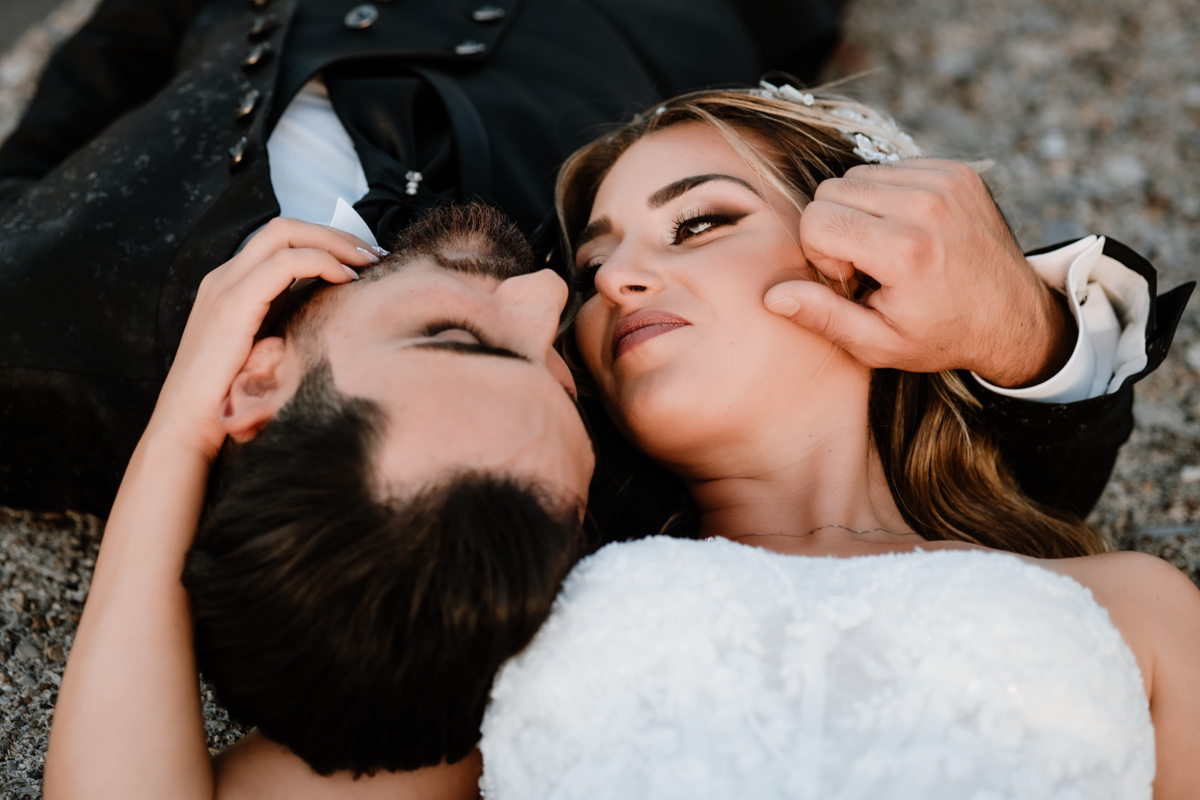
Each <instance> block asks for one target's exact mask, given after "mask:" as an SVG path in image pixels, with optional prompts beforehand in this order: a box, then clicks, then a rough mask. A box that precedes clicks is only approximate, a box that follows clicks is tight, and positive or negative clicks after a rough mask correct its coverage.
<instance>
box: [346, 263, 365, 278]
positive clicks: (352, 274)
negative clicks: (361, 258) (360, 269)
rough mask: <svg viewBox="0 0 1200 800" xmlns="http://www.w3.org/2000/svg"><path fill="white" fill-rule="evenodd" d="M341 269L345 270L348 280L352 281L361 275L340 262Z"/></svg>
mask: <svg viewBox="0 0 1200 800" xmlns="http://www.w3.org/2000/svg"><path fill="white" fill-rule="evenodd" d="M342 269H344V270H346V274H347V275H349V276H350V280H352V281H356V280H358V279H359V278H361V277H362V275H359V274H358V273H357V272H355V271H354V270H352V269H350V267H347V266H346V265H345V264H342Z"/></svg>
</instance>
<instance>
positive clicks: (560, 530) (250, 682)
mask: <svg viewBox="0 0 1200 800" xmlns="http://www.w3.org/2000/svg"><path fill="white" fill-rule="evenodd" d="M382 415H383V412H382V410H381V409H380V408H379V407H378V406H376V405H375V404H374V403H372V402H371V401H369V400H364V399H361V398H351V397H347V396H345V395H342V394H340V393H339V392H338V390H337V389H336V387H335V386H334V384H333V380H332V376H331V373H330V370H329V366H328V364H327V363H321V364H318V365H316V366H315V367H313V368H311V369H310V370H309V371H308V374H307V375H306V376H305V378H304V379H303V381H302V382H301V386H300V388H299V390H298V391H297V393H296V395H295V397H294V398H293V399H292V400H291V401H290V402H289V403H288V404H287V405H286V406H285V407H284V408H283V409H281V410H280V411H279V412H278V413H277V414H276V415H275V417H274V418H273V419H272V420H271V421H270V423H268V425H267V426H266V428H265V429H264V430H263V431H262V432H261V433H260V434H259V435H258V436H257V437H255V438H254V439H253V440H251V441H250V442H248V443H246V444H243V445H239V446H237V447H234V448H227V449H226V450H225V451H224V452H223V454H222V457H221V460H220V464H219V467H218V468H217V469H216V470H215V473H214V487H213V494H214V496H216V497H218V498H219V499H218V500H217V501H216V503H215V504H214V505H213V506H212V507H211V508H210V509H209V510H208V511H207V513H206V515H205V519H204V521H203V523H202V525H201V528H200V531H199V533H198V534H197V537H196V541H195V544H194V545H193V547H192V550H191V552H190V553H189V554H188V558H187V563H186V567H185V569H184V574H183V580H184V585H185V586H186V587H187V589H188V592H189V594H190V595H191V600H192V613H193V617H194V620H195V642H196V655H197V659H198V661H199V665H200V670H201V672H202V674H203V675H204V677H205V678H206V679H207V680H208V681H209V682H210V683H211V684H212V686H213V688H214V691H215V693H216V696H217V699H218V700H219V701H220V702H221V703H223V704H224V705H225V706H226V707H227V708H228V709H229V712H230V714H231V715H232V716H233V717H234V718H235V719H237V720H238V721H239V722H241V723H243V724H245V725H254V726H257V727H258V728H259V729H260V730H261V731H262V733H263V735H264V736H266V737H267V738H268V739H271V740H272V741H275V742H278V743H280V744H283V745H285V746H287V747H288V748H289V749H290V750H291V751H292V752H294V753H295V754H296V755H298V756H300V757H301V758H303V759H304V760H305V761H307V762H308V764H309V765H310V766H312V768H313V769H314V770H316V771H317V772H318V773H321V774H323V775H324V774H329V773H331V772H333V771H335V770H352V771H354V772H355V773H367V774H370V773H373V772H375V771H377V770H381V769H382V770H411V769H417V768H419V767H423V766H430V765H434V764H438V763H440V762H442V761H443V760H445V761H449V762H454V761H457V760H459V759H461V758H463V757H465V756H466V755H468V754H469V753H470V752H471V750H472V748H473V747H474V746H475V744H476V743H477V742H478V740H479V726H480V722H481V721H482V719H483V712H484V707H485V706H486V704H487V698H488V691H489V689H490V687H491V684H492V678H493V676H494V675H495V672H496V670H497V669H499V667H500V665H501V664H502V663H503V662H504V661H505V660H506V659H508V658H509V657H510V656H512V655H514V654H516V653H517V652H519V651H520V650H521V649H523V648H524V647H525V645H526V644H527V643H528V642H529V640H530V639H531V638H532V637H533V635H534V633H536V632H537V629H538V627H539V626H540V625H541V624H542V622H543V621H544V620H545V618H546V617H547V616H548V615H549V613H550V608H551V605H552V603H553V602H554V597H555V595H556V594H557V592H558V589H559V586H560V584H561V582H562V580H563V578H564V577H565V576H566V574H567V572H568V571H569V570H570V568H571V567H572V566H573V564H574V563H575V561H576V560H577V559H578V557H579V555H580V554H581V551H582V546H583V536H582V533H581V530H580V526H579V524H578V522H577V514H576V513H575V511H574V510H573V509H561V510H560V509H558V508H557V507H556V506H555V504H553V503H551V502H550V501H549V500H548V499H547V498H545V497H544V496H543V495H542V494H541V493H540V492H539V491H538V490H537V489H536V488H534V487H532V486H529V485H523V484H521V483H519V482H517V481H515V480H513V479H511V478H507V477H501V476H494V475H488V474H480V473H463V474H461V475H458V476H456V477H454V478H452V479H450V480H447V481H443V482H439V483H437V484H435V485H432V486H429V487H427V488H424V489H423V490H421V491H418V492H417V493H416V494H414V495H412V496H410V497H405V498H403V499H396V500H386V499H384V500H381V499H378V498H377V497H376V496H375V491H376V490H375V489H374V487H375V486H377V483H378V482H377V481H376V479H375V476H374V469H373V462H374V458H373V453H374V450H375V447H376V443H377V441H378V440H379V438H380V433H381V432H382V426H383V416H382Z"/></svg>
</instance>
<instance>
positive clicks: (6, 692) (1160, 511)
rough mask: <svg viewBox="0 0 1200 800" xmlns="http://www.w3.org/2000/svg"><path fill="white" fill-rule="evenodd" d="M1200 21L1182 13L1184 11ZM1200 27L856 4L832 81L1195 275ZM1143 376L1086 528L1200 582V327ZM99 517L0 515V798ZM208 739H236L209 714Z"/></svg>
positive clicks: (27, 49) (9, 111)
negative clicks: (1130, 428) (1130, 423)
mask: <svg viewBox="0 0 1200 800" xmlns="http://www.w3.org/2000/svg"><path fill="white" fill-rule="evenodd" d="M93 5H94V0H68V2H66V3H65V4H64V5H63V6H61V7H60V8H59V10H58V11H56V12H55V13H54V14H52V15H51V17H50V18H49V19H47V21H46V23H45V24H43V25H42V26H40V27H37V28H35V29H32V30H31V31H30V32H29V33H28V34H26V36H24V37H23V38H22V39H21V40H20V41H18V43H17V44H16V45H15V46H14V48H13V49H12V50H11V51H9V53H7V54H5V55H3V56H0V139H2V138H3V136H4V135H5V134H6V133H7V132H8V131H9V130H11V127H12V125H13V124H14V122H15V119H16V117H17V115H18V114H19V112H20V109H21V107H22V106H23V104H24V103H25V102H26V101H27V98H28V97H29V95H30V93H31V91H32V88H33V85H34V81H35V79H36V74H37V69H38V67H39V65H40V64H41V63H42V60H43V59H44V57H45V54H46V53H47V52H48V50H49V49H50V48H51V47H53V46H54V45H55V44H56V43H57V42H59V41H61V40H62V39H63V38H64V37H65V36H67V35H69V32H70V31H71V30H72V29H73V28H74V26H76V25H77V24H79V23H80V21H81V20H82V19H84V18H85V17H86V14H87V13H88V11H89V10H90V8H91V7H93ZM1189 12H1192V13H1189ZM1197 42H1200V18H1198V17H1197V15H1196V14H1195V13H1194V9H1192V8H1191V7H1190V5H1189V4H1187V3H1185V2H1182V0H1176V1H1175V2H1168V1H1167V0H1137V1H1136V2H1135V1H1134V0H1074V1H1073V2H1070V3H1067V2H1065V0H1060V2H1031V1H1030V0H1003V2H1001V0H971V1H970V2H968V0H909V1H908V2H905V3H891V2H885V0H860V1H859V2H857V3H855V4H853V8H852V10H851V16H850V23H849V28H848V37H847V45H846V46H845V47H844V48H843V50H842V52H841V54H840V56H839V58H838V60H837V62H836V64H835V66H834V68H833V69H832V70H831V72H830V76H831V77H838V76H842V75H847V74H851V73H857V72H860V71H863V70H875V71H874V72H872V73H871V74H870V75H868V76H867V77H866V78H863V79H860V80H859V81H857V82H856V83H855V84H854V85H853V89H852V91H853V92H854V93H857V94H859V95H860V96H861V97H863V98H864V99H866V100H868V101H870V102H874V103H876V104H878V105H880V106H882V107H883V108H886V109H888V110H890V111H891V112H892V113H894V114H895V115H896V116H897V117H898V119H899V120H900V121H901V122H902V123H904V124H905V125H906V126H908V127H909V128H911V129H912V130H914V131H916V132H917V133H918V134H919V137H918V138H919V139H920V140H921V141H923V142H924V143H925V144H927V145H928V146H930V147H931V148H932V149H934V150H935V151H936V152H939V153H942V154H947V155H957V156H963V157H969V158H991V159H994V160H995V161H996V167H995V168H994V170H992V172H991V173H990V176H989V179H990V180H991V182H992V183H993V185H994V187H995V189H996V192H997V195H998V197H999V199H1000V202H1001V205H1002V206H1003V208H1004V210H1005V212H1006V214H1007V215H1008V217H1009V219H1010V221H1012V222H1013V223H1014V225H1015V227H1016V229H1017V232H1018V236H1019V237H1020V239H1021V242H1022V244H1023V245H1024V246H1025V247H1026V248H1033V247H1037V246H1039V245H1041V244H1046V243H1051V242H1056V241H1061V240H1063V239H1067V238H1070V237H1072V236H1078V235H1083V234H1086V233H1093V232H1094V233H1101V234H1106V235H1109V236H1112V237H1114V238H1116V239H1119V240H1121V241H1123V242H1125V243H1126V244H1128V245H1130V246H1132V247H1133V248H1135V249H1136V250H1138V251H1140V252H1141V253H1143V254H1145V255H1147V256H1148V257H1149V258H1150V259H1151V260H1152V261H1153V262H1154V263H1155V265H1156V266H1157V267H1158V269H1159V287H1160V290H1162V289H1167V288H1171V287H1173V286H1175V285H1177V284H1179V283H1181V282H1182V281H1185V280H1192V279H1194V278H1195V277H1197V275H1198V274H1200V270H1197V268H1196V266H1195V258H1196V254H1197V253H1200V182H1197V180H1196V174H1197V167H1198V166H1200V60H1198V59H1196V58H1195V56H1194V54H1195V51H1196V46H1197V44H1196V43H1197ZM1198 302H1200V301H1193V304H1192V308H1191V309H1190V310H1189V311H1188V313H1187V314H1186V315H1185V316H1184V321H1183V324H1182V325H1181V328H1180V331H1179V334H1178V335H1177V336H1176V340H1175V345H1174V347H1173V349H1172V351H1171V355H1170V357H1169V358H1168V359H1167V362H1166V364H1164V365H1163V367H1162V368H1160V369H1159V370H1158V372H1157V373H1155V374H1154V375H1153V376H1151V377H1150V378H1149V379H1148V380H1146V381H1144V382H1143V383H1142V384H1140V385H1139V387H1138V388H1139V392H1138V401H1137V407H1136V412H1137V429H1136V431H1135V432H1134V434H1133V438H1132V439H1131V440H1130V442H1129V444H1128V445H1126V447H1125V449H1124V450H1123V452H1122V455H1121V458H1120V461H1119V462H1118V464H1117V468H1116V471H1115V474H1114V475H1113V480H1112V481H1111V483H1110V485H1109V488H1108V490H1107V491H1106V492H1105V495H1104V497H1103V499H1102V500H1101V502H1100V506H1099V507H1098V508H1097V509H1096V511H1095V513H1094V514H1093V515H1092V518H1091V522H1092V523H1093V524H1095V525H1096V526H1098V527H1099V528H1100V529H1101V530H1103V531H1104V532H1105V533H1106V534H1108V535H1109V536H1110V537H1111V538H1112V539H1113V541H1114V542H1116V543H1118V544H1119V546H1121V547H1125V548H1137V549H1141V550H1146V551H1148V552H1152V553H1156V554H1159V555H1162V556H1163V557H1165V558H1168V559H1170V560H1172V561H1173V562H1174V563H1175V564H1176V565H1178V566H1179V567H1180V568H1182V569H1185V570H1186V571H1188V573H1189V574H1190V575H1191V577H1192V578H1193V580H1198V581H1200V536H1197V529H1198V527H1200V450H1198V449H1197V442H1198V441H1200V381H1198V376H1200V317H1198V316H1197V310H1196V308H1197V303H1198ZM100 530H101V525H100V523H99V521H97V520H95V519H92V518H89V517H80V516H76V515H70V514H64V515H57V516H40V517H38V516H34V515H30V514H25V513H22V512H15V511H3V510H0V627H2V632H0V759H3V760H0V796H2V797H36V796H39V794H40V788H39V786H40V779H41V774H42V755H43V753H44V751H45V745H46V736H47V734H48V731H49V721H50V714H51V710H52V708H53V703H54V700H55V698H56V696H57V694H56V693H57V688H58V683H59V680H60V677H61V673H62V667H63V663H64V659H65V656H66V654H67V653H68V652H69V650H70V644H71V638H72V632H73V631H74V626H75V624H76V622H77V621H78V615H79V613H80V611H81V604H82V601H83V599H84V598H85V597H86V594H87V587H88V576H89V575H90V571H91V567H92V566H93V565H94V559H95V555H96V549H97V546H98V542H99V533H100ZM206 707H207V708H208V711H209V714H210V721H209V723H208V726H209V732H210V737H211V739H212V741H211V743H212V744H213V745H214V746H220V745H221V744H222V743H224V742H227V741H229V740H230V739H231V738H232V737H233V736H235V735H236V734H235V731H234V730H233V729H229V728H228V721H227V719H226V718H225V717H224V716H223V715H222V714H221V713H220V712H219V711H218V710H217V709H216V708H215V707H214V706H213V705H212V704H211V702H210V703H207V704H206Z"/></svg>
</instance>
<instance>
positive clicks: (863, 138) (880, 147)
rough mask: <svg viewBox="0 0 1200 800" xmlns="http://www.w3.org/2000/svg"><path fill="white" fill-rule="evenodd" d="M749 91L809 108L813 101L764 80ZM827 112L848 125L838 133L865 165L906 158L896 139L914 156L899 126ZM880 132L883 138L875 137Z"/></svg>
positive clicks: (844, 111)
mask: <svg viewBox="0 0 1200 800" xmlns="http://www.w3.org/2000/svg"><path fill="white" fill-rule="evenodd" d="M751 92H752V93H753V94H756V95H758V96H759V97H767V98H771V99H775V100H788V101H790V102H793V103H800V104H801V105H804V106H812V105H813V104H814V102H816V99H815V98H814V97H813V96H812V95H811V94H808V93H806V92H802V91H800V90H799V89H797V88H796V87H795V86H791V85H789V84H786V83H785V84H783V85H782V86H776V85H774V84H772V83H767V82H766V81H760V82H759V84H758V89H754V90H751ZM829 113H830V114H832V115H833V116H835V117H841V118H842V119H844V120H847V122H849V123H851V124H849V125H847V126H846V127H842V126H841V125H839V126H838V130H839V131H840V132H841V134H842V138H843V139H845V140H846V141H847V142H849V143H850V144H852V145H854V154H855V155H856V156H858V157H859V158H861V159H862V160H863V161H866V162H867V163H868V164H869V163H880V164H882V163H884V162H888V161H900V160H901V159H903V158H907V157H908V154H906V153H905V152H903V151H902V150H901V148H900V147H897V144H896V140H899V141H900V142H903V143H904V144H907V145H910V146H911V148H912V150H913V151H914V153H915V152H916V151H917V147H916V144H915V143H914V142H913V140H912V137H911V136H909V135H908V134H907V133H905V132H904V131H902V130H900V127H899V126H898V125H897V124H896V123H895V121H894V120H892V119H891V118H890V117H887V116H884V115H879V118H877V119H871V118H869V117H867V116H866V115H865V114H863V113H861V112H859V111H855V110H854V109H852V108H846V107H845V106H841V105H838V106H833V107H832V108H830V109H829ZM880 133H882V134H885V135H883V136H880V135H878V134H880Z"/></svg>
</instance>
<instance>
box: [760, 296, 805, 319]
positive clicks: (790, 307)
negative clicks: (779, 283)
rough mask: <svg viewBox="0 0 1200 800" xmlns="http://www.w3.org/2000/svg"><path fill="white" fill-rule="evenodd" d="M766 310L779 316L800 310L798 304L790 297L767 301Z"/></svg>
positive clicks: (787, 315)
mask: <svg viewBox="0 0 1200 800" xmlns="http://www.w3.org/2000/svg"><path fill="white" fill-rule="evenodd" d="M767 310H768V311H770V312H771V313H773V314H779V315H780V316H781V317H790V316H791V315H792V314H795V313H796V312H797V311H799V310H800V304H799V303H797V302H796V301H795V300H794V299H792V298H790V297H780V298H779V299H778V300H772V301H771V302H770V303H768V304H767Z"/></svg>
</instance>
